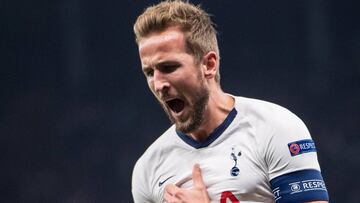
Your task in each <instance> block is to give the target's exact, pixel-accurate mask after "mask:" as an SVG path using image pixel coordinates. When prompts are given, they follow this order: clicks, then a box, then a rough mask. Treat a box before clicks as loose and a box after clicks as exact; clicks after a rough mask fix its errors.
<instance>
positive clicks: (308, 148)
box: [288, 139, 316, 156]
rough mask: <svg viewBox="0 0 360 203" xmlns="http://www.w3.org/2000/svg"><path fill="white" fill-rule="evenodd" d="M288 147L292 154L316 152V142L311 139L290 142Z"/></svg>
mask: <svg viewBox="0 0 360 203" xmlns="http://www.w3.org/2000/svg"><path fill="white" fill-rule="evenodd" d="M288 148H289V151H290V154H291V156H296V155H299V154H304V153H308V152H316V147H315V143H314V141H313V140H311V139H306V140H299V141H296V142H290V143H289V144H288Z"/></svg>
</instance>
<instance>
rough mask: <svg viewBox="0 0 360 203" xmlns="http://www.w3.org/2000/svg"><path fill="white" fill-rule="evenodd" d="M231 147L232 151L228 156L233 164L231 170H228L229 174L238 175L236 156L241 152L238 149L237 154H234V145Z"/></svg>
mask: <svg viewBox="0 0 360 203" xmlns="http://www.w3.org/2000/svg"><path fill="white" fill-rule="evenodd" d="M231 149H232V152H231V155H230V158H231V159H232V160H233V161H234V162H235V163H234V166H233V167H232V168H231V170H230V175H231V176H238V175H239V173H240V169H239V168H238V167H237V159H238V158H237V157H238V156H241V152H240V151H239V153H237V155H236V153H235V149H234V147H233V148H231Z"/></svg>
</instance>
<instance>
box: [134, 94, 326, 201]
mask: <svg viewBox="0 0 360 203" xmlns="http://www.w3.org/2000/svg"><path fill="white" fill-rule="evenodd" d="M234 98H235V109H236V111H237V115H236V117H235V118H234V120H233V121H232V122H231V124H230V125H229V126H228V127H227V129H226V130H225V131H224V132H223V133H222V134H221V135H220V136H219V137H218V138H217V139H216V140H215V141H213V142H212V143H211V144H210V145H209V146H207V147H204V148H200V149H195V148H194V147H192V146H191V145H189V144H187V143H185V142H184V141H183V140H182V139H181V138H180V137H179V136H178V135H177V133H176V131H175V126H171V127H170V128H169V129H168V130H167V131H166V132H165V133H164V134H163V135H161V136H160V137H159V138H158V139H157V140H156V141H155V142H154V143H153V144H152V145H151V146H150V147H149V148H148V149H147V150H146V152H145V153H144V154H143V155H142V156H141V158H140V159H139V160H138V161H137V163H136V165H135V168H134V171H133V179H132V193H133V197H134V201H135V203H144V202H163V198H162V196H163V192H164V188H165V185H167V184H169V183H172V184H180V183H182V184H181V187H183V188H190V187H191V185H192V180H191V172H192V166H193V165H194V164H195V163H199V164H200V168H201V171H202V177H203V180H204V182H205V184H206V186H207V191H208V194H209V197H210V199H211V202H212V203H219V202H220V197H221V194H222V192H224V191H230V192H232V193H233V194H234V195H235V197H236V198H237V199H238V200H240V202H242V203H244V202H274V196H273V194H272V192H271V189H270V183H269V181H270V180H271V179H273V178H275V177H278V176H280V175H283V174H287V173H289V172H294V171H299V170H303V169H316V170H320V167H319V164H318V161H317V155H316V153H315V152H310V153H304V154H301V155H297V156H293V157H292V156H291V155H290V152H289V148H288V143H290V142H294V141H298V140H303V139H311V136H310V134H309V132H308V130H307V128H306V126H305V125H304V123H303V122H302V121H301V120H300V119H299V118H298V117H297V116H295V115H294V114H293V113H291V112H290V111H288V110H287V109H285V108H283V107H280V106H278V105H276V104H273V103H270V102H265V101H261V100H256V99H249V98H244V97H234ZM239 152H240V153H241V155H240V156H239ZM232 153H234V155H235V156H236V158H237V164H236V167H237V168H239V170H240V171H239V174H238V175H237V176H232V175H231V173H230V170H231V169H232V167H234V166H235V161H234V157H233V156H231V154H232ZM169 177H170V178H169ZM166 179H167V180H166ZM164 180H166V181H165V183H164V184H163V185H161V186H159V182H162V181H164ZM227 202H231V201H230V200H227Z"/></svg>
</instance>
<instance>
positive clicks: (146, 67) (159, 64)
mask: <svg viewBox="0 0 360 203" xmlns="http://www.w3.org/2000/svg"><path fill="white" fill-rule="evenodd" d="M173 64H180V62H178V61H175V60H167V61H161V62H159V63H156V64H155V65H154V66H147V65H146V66H142V69H143V70H144V71H145V70H148V69H151V68H152V67H159V66H163V65H173Z"/></svg>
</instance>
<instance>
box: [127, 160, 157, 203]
mask: <svg viewBox="0 0 360 203" xmlns="http://www.w3.org/2000/svg"><path fill="white" fill-rule="evenodd" d="M146 179H147V178H146V170H144V167H143V166H142V162H141V159H139V160H138V161H137V162H136V164H135V167H134V170H133V174H132V186H131V192H132V195H133V199H134V202H135V203H150V202H152V201H151V199H150V197H149V192H148V189H146V188H147V184H146V182H145V180H146Z"/></svg>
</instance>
